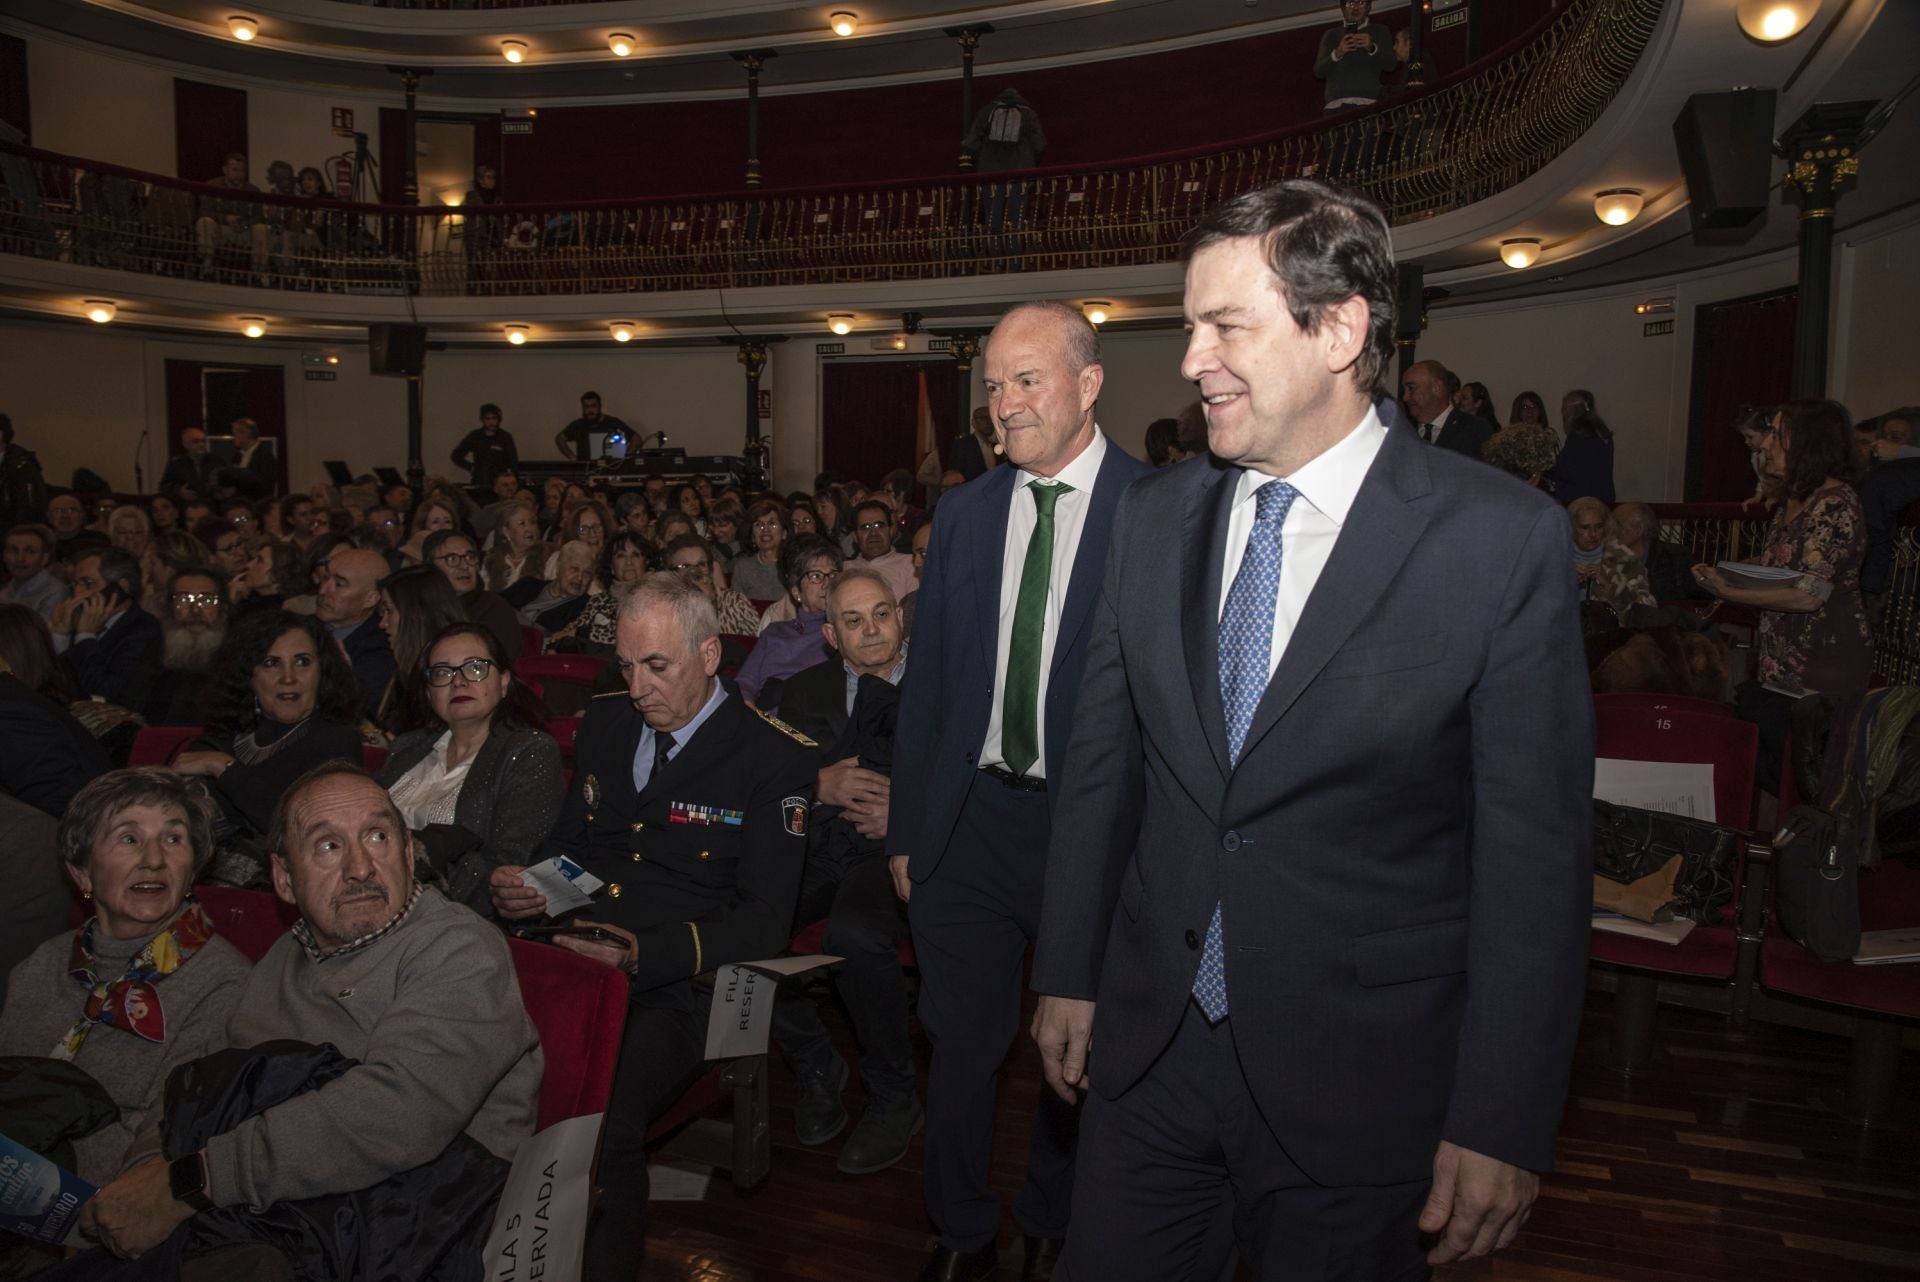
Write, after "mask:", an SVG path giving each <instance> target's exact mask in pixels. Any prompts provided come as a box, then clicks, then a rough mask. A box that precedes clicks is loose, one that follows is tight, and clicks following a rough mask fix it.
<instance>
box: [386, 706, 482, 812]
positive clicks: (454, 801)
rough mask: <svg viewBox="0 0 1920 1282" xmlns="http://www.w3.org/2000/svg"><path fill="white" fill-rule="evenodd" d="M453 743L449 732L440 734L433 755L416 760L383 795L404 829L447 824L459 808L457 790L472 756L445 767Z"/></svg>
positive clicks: (464, 781) (464, 780)
mask: <svg viewBox="0 0 1920 1282" xmlns="http://www.w3.org/2000/svg"><path fill="white" fill-rule="evenodd" d="M452 743H453V731H451V730H445V731H442V732H441V734H440V737H439V738H438V739H435V740H434V741H433V751H432V752H429V753H428V754H427V755H426V756H424V757H422V758H420V760H419V762H418V763H416V764H415V765H414V767H413V769H411V770H409V771H407V773H405V774H403V775H401V776H400V777H399V778H398V779H396V780H394V783H393V787H391V788H389V789H388V790H387V791H388V792H389V793H390V794H391V795H392V797H393V804H394V805H396V806H398V807H399V808H400V817H401V818H402V819H404V820H405V821H406V824H407V827H409V828H411V829H413V830H414V831H415V832H419V831H421V830H422V829H424V828H426V827H427V826H428V825H429V824H450V823H452V822H453V812H454V808H455V807H456V806H458V805H459V804H460V789H461V787H462V786H463V785H465V783H466V782H467V771H468V770H469V768H471V767H472V765H473V762H474V757H477V756H479V755H480V754H479V753H477V752H476V753H474V754H473V756H471V757H468V758H467V759H466V760H465V761H463V762H461V763H460V764H459V765H457V766H448V765H447V748H448V747H449V745H451V744H452Z"/></svg>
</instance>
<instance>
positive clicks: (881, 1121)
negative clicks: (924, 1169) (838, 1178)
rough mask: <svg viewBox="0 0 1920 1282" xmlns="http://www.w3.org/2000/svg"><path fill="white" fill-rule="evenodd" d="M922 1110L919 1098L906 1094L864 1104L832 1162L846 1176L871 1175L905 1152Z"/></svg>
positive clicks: (919, 1123) (921, 1121) (921, 1119)
mask: <svg viewBox="0 0 1920 1282" xmlns="http://www.w3.org/2000/svg"><path fill="white" fill-rule="evenodd" d="M925 1121H926V1113H925V1112H924V1111H923V1110H922V1109H921V1107H920V1101H919V1100H917V1099H915V1098H913V1097H912V1096H908V1097H907V1098H906V1099H904V1100H902V1101H900V1102H899V1103H896V1104H874V1103H871V1102H869V1103H868V1104H867V1111H866V1112H865V1113H863V1114H862V1115H861V1117H860V1124H859V1125H858V1126H855V1127H854V1128H853V1134H851V1135H849V1136H848V1137H847V1142H846V1143H845V1144H843V1145H841V1147H840V1159H839V1161H838V1162H836V1163H835V1165H836V1166H838V1167H839V1168H840V1170H841V1172H842V1173H843V1174H846V1175H872V1174H873V1173H874V1172H875V1171H884V1170H886V1169H887V1168H888V1167H889V1166H892V1165H893V1164H894V1163H895V1162H898V1161H899V1160H900V1159H901V1158H903V1157H905V1156H906V1155H907V1146H908V1145H910V1144H911V1143H912V1142H913V1137H914V1136H915V1135H917V1134H919V1133H920V1127H921V1126H922V1125H923V1124H924V1123H925Z"/></svg>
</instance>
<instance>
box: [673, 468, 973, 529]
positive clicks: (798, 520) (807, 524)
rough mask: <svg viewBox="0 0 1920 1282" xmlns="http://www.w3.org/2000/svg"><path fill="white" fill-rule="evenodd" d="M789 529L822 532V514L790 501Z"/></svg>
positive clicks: (713, 519) (710, 523) (711, 519)
mask: <svg viewBox="0 0 1920 1282" xmlns="http://www.w3.org/2000/svg"><path fill="white" fill-rule="evenodd" d="M955 475H958V473H955ZM961 483H962V484H964V483H965V478H962V482H961ZM718 519H719V517H718V515H717V514H715V515H712V516H709V517H708V518H707V528H708V529H709V530H711V529H713V527H714V524H715V522H716V521H718ZM787 529H788V533H789V535H800V534H818V533H820V514H819V513H818V512H816V511H814V510H813V504H812V502H811V501H808V502H798V503H789V504H788V505H787ZM715 546H716V547H717V546H719V545H718V544H717V543H716V544H715Z"/></svg>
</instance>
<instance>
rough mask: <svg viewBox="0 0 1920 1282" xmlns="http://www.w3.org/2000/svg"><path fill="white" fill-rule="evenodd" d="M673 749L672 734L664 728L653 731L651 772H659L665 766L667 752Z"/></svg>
mask: <svg viewBox="0 0 1920 1282" xmlns="http://www.w3.org/2000/svg"><path fill="white" fill-rule="evenodd" d="M672 751H673V736H672V735H670V734H668V733H667V732H666V731H665V730H656V731H654V732H653V773H655V774H659V773H660V772H661V771H662V770H664V769H666V766H667V754H668V753H670V752H672Z"/></svg>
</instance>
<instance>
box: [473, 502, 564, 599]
mask: <svg viewBox="0 0 1920 1282" xmlns="http://www.w3.org/2000/svg"><path fill="white" fill-rule="evenodd" d="M551 552H552V549H551V548H550V547H548V546H547V545H546V544H545V543H542V542H541V541H540V520H539V516H538V514H537V513H536V512H535V511H534V507H533V504H532V503H529V502H527V501H525V500H522V499H515V500H514V501H513V502H511V503H509V504H507V505H506V507H505V508H504V509H502V511H501V514H500V521H499V525H498V526H497V527H496V528H495V531H494V545H493V551H492V552H491V553H489V554H488V556H487V563H486V580H487V588H488V590H490V591H493V592H501V593H504V592H505V591H506V590H507V589H508V588H510V587H512V586H513V585H514V584H516V583H518V582H519V581H520V580H521V579H528V578H531V579H537V578H539V577H540V572H541V569H542V567H544V566H545V565H546V563H547V557H548V556H549V555H550V554H551Z"/></svg>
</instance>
